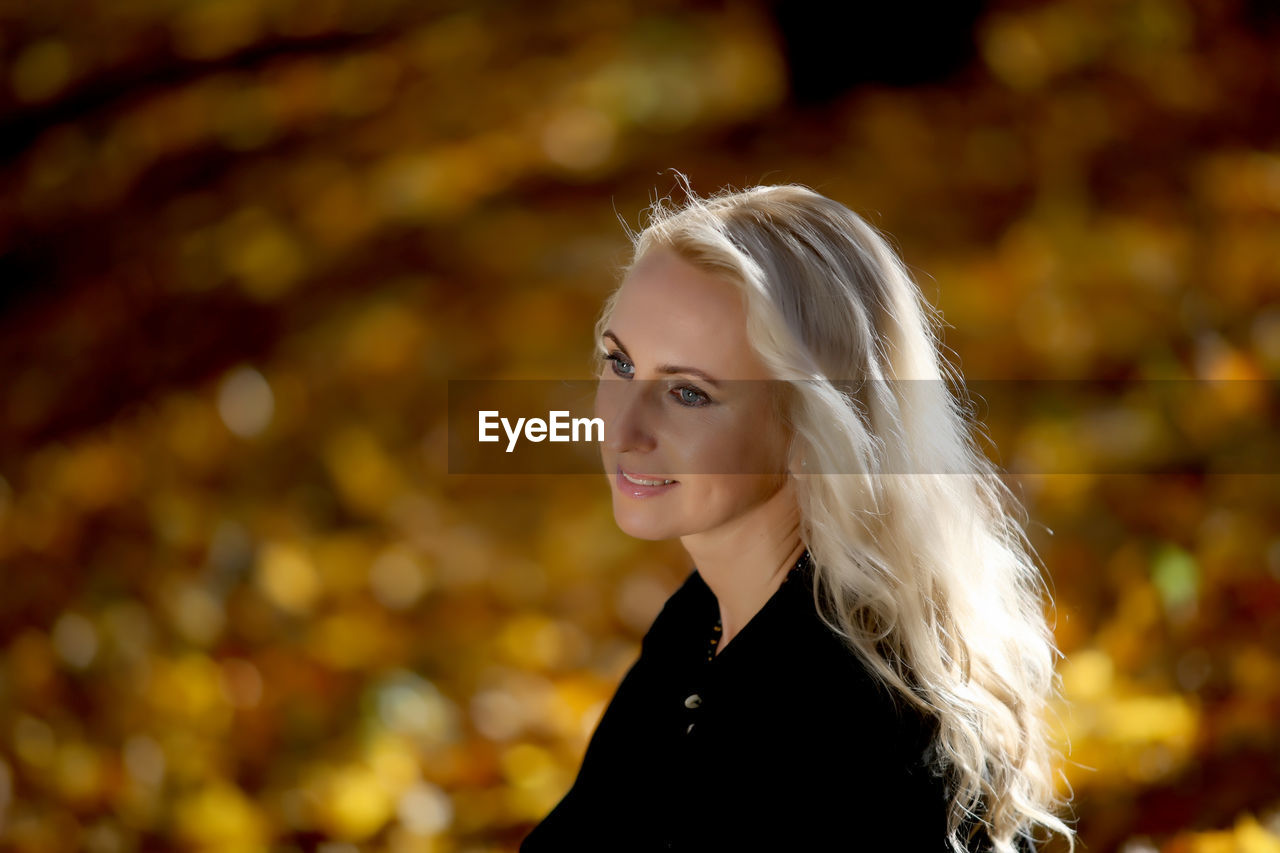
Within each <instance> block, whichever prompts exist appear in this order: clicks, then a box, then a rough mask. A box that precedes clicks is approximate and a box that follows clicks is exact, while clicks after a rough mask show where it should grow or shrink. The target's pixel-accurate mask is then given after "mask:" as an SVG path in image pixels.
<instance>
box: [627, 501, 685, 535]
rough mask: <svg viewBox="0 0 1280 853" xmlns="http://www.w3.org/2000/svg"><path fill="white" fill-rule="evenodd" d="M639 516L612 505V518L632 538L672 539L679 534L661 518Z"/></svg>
mask: <svg viewBox="0 0 1280 853" xmlns="http://www.w3.org/2000/svg"><path fill="white" fill-rule="evenodd" d="M640 516H641V514H640V513H635V512H627V511H625V509H624V510H622V511H619V508H618V506H617V505H616V504H615V505H614V508H613V520H614V522H615V523H616V524H617V525H618V529H619V530H621V531H622V532H623V533H625V534H627V535H628V536H630V537H632V538H634V539H647V540H650V541H654V542H656V541H659V540H662V539H674V538H675V537H676V536H679V535H680V534H679V533H678V532H676V531H675V530H673V529H672V528H671V525H670V524H669V523H668V522H667V521H665V520H663V519H659V518H642V517H640Z"/></svg>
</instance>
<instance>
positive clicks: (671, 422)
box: [520, 176, 1074, 853]
mask: <svg viewBox="0 0 1280 853" xmlns="http://www.w3.org/2000/svg"><path fill="white" fill-rule="evenodd" d="M681 178H683V176H681ZM683 185H684V188H685V191H686V193H687V194H688V196H689V200H688V202H687V203H685V204H683V205H681V206H678V207H677V206H674V205H671V204H668V203H666V200H662V201H659V202H657V203H656V204H655V205H654V206H653V209H652V211H651V218H650V222H649V223H648V225H647V227H645V228H644V230H643V231H642V232H641V233H639V234H638V235H637V234H631V235H630V236H631V238H632V241H633V243H634V250H635V251H634V256H633V260H632V263H631V264H630V266H629V267H628V268H627V270H626V276H625V278H624V280H623V282H622V284H621V286H620V287H619V288H618V289H617V290H616V291H615V292H614V293H613V294H612V295H611V296H610V298H609V300H608V301H607V302H606V304H605V306H604V310H603V312H602V315H601V317H600V319H599V322H598V323H597V327H596V333H597V334H596V340H597V346H598V347H599V353H598V354H599V357H600V359H601V371H600V382H599V386H598V392H597V414H598V415H599V416H601V417H603V418H604V420H605V425H606V430H605V442H604V443H603V445H602V457H603V462H604V467H605V472H606V474H607V475H608V477H609V480H610V483H611V494H612V500H613V509H614V517H615V519H616V521H617V523H618V525H619V527H621V528H622V530H623V531H625V532H626V533H628V534H630V535H632V536H636V537H640V538H644V539H667V538H671V537H679V538H680V540H681V543H682V545H683V546H684V547H685V549H686V550H687V551H688V552H689V554H690V556H691V558H692V560H693V564H694V569H693V571H692V572H691V574H690V575H689V577H688V579H687V580H686V581H685V582H684V584H683V586H681V587H680V589H678V590H677V591H676V592H675V593H674V594H673V595H672V596H671V597H670V599H668V600H667V602H666V604H665V606H664V607H663V609H662V611H661V612H660V613H659V615H658V616H657V618H656V619H655V620H654V622H653V625H652V626H651V628H650V629H649V631H648V633H647V634H646V635H645V637H644V640H643V643H642V647H641V653H640V655H639V658H638V660H637V661H636V662H635V663H634V665H633V666H632V667H631V669H630V670H629V671H628V672H627V674H626V676H625V677H624V679H623V681H622V683H621V684H620V685H619V687H618V690H617V693H616V694H615V695H614V697H613V700H612V701H611V702H610V704H609V706H608V707H607V709H606V710H605V713H604V715H603V716H602V718H601V720H600V722H599V724H598V725H597V727H596V730H595V732H594V733H593V735H592V738H591V741H590V743H589V745H588V747H587V751H586V755H585V756H584V758H583V762H582V766H581V769H580V771H579V773H578V776H577V779H576V781H575V782H574V785H573V787H572V788H571V789H570V790H569V792H568V793H567V794H566V795H565V797H564V799H563V800H562V801H561V802H560V803H559V805H557V806H556V808H555V809H554V810H552V812H551V813H550V814H549V815H548V816H547V817H546V818H545V819H544V820H543V821H542V822H541V823H540V824H539V825H538V826H536V827H535V828H534V830H533V831H532V832H531V833H530V834H529V836H528V837H527V838H526V839H525V840H524V842H523V843H522V845H521V847H520V849H521V851H522V853H539V851H544V850H601V851H615V850H618V851H620V850H637V851H639V850H786V851H790V850H797V851H801V850H803V851H808V850H853V851H873V852H874V851H937V853H942V851H946V850H994V851H998V853H1008V852H1009V851H1014V850H1030V849H1033V843H1032V839H1033V837H1035V836H1037V835H1039V834H1040V833H1042V832H1043V831H1044V830H1051V831H1056V832H1058V833H1061V834H1062V835H1064V836H1065V837H1066V838H1067V840H1068V842H1070V844H1071V846H1072V847H1074V838H1073V832H1072V830H1071V829H1070V827H1068V826H1067V825H1066V824H1065V823H1064V822H1063V821H1062V820H1061V819H1060V818H1058V817H1057V816H1055V814H1054V810H1055V808H1056V807H1057V806H1058V805H1059V803H1058V801H1056V800H1055V798H1054V790H1053V784H1052V777H1051V772H1052V768H1051V759H1052V757H1053V756H1052V750H1051V748H1050V742H1049V738H1048V735H1047V732H1046V728H1045V725H1044V722H1043V717H1044V712H1045V711H1046V708H1047V703H1048V700H1049V698H1050V696H1051V694H1052V692H1053V689H1054V673H1053V661H1054V655H1055V649H1054V646H1053V642H1052V636H1051V634H1050V631H1049V629H1048V627H1047V625H1046V624H1045V620H1044V617H1043V610H1042V599H1041V594H1042V587H1041V585H1040V582H1039V574H1038V572H1037V569H1036V567H1035V565H1034V563H1033V562H1032V559H1031V553H1032V552H1031V547H1030V544H1029V543H1028V542H1027V541H1026V539H1025V536H1024V535H1023V534H1022V531H1021V529H1020V528H1019V526H1018V525H1017V523H1016V522H1015V520H1014V519H1013V517H1012V516H1011V514H1010V508H1012V507H1014V506H1016V504H1015V502H1014V501H1013V498H1012V495H1011V494H1009V492H1008V490H1007V488H1006V487H1005V486H1004V485H1003V483H1002V482H1001V481H1000V479H999V477H998V475H997V473H996V472H995V470H994V469H993V467H992V466H991V464H990V463H989V462H988V461H987V460H986V458H985V457H984V456H983V455H982V454H981V452H980V451H978V450H977V449H976V447H975V445H974V443H973V441H972V438H971V436H970V431H969V424H968V423H967V421H966V419H965V417H964V414H963V409H962V407H961V404H960V402H959V401H958V400H957V399H956V398H955V397H953V396H952V395H951V392H949V391H948V389H947V387H946V384H945V383H944V381H943V380H944V378H946V374H945V373H944V371H946V369H947V367H946V364H945V362H944V361H943V360H942V358H941V357H940V355H939V342H938V340H937V338H936V336H935V332H934V330H933V327H932V326H931V325H930V322H929V320H930V313H929V308H928V306H927V303H926V302H925V301H924V299H923V297H922V295H921V294H920V292H919V290H918V288H917V287H916V285H915V284H914V283H913V282H912V280H911V278H910V276H909V275H908V273H907V271H906V269H905V268H904V266H903V264H902V262H901V261H900V260H899V259H898V258H897V257H896V255H895V254H894V252H893V251H892V249H891V248H890V247H889V245H888V244H887V243H886V241H885V239H884V238H883V237H882V236H881V235H880V234H879V233H878V232H877V231H876V230H875V229H874V228H872V227H871V226H870V225H868V224H867V223H866V222H865V221H863V220H862V219H861V218H859V217H858V216H857V215H856V214H855V213H853V212H852V211H850V210H849V209H848V208H847V207H845V206H844V205H842V204H839V203H838V202H835V201H833V200H831V199H829V198H826V197H824V196H822V195H820V194H818V193H816V192H814V191H813V190H811V189H808V188H806V187H803V186H798V185H786V186H759V187H754V188H751V189H747V190H744V191H729V190H724V191H721V192H720V193H717V194H715V195H713V196H711V197H709V198H698V197H697V196H696V195H694V193H693V192H692V190H691V189H690V188H689V187H688V183H687V180H683ZM951 378H958V377H951ZM903 380H927V381H903Z"/></svg>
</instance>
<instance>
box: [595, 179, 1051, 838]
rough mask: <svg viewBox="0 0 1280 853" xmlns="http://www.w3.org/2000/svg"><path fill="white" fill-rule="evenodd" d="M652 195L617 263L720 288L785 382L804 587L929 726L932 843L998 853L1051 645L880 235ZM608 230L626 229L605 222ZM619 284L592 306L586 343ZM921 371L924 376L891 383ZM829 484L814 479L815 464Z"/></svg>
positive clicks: (1042, 779)
mask: <svg viewBox="0 0 1280 853" xmlns="http://www.w3.org/2000/svg"><path fill="white" fill-rule="evenodd" d="M676 175H677V176H678V178H679V179H680V181H681V184H682V186H683V188H684V190H685V193H686V195H687V197H688V200H687V201H686V202H685V203H684V204H682V205H675V204H673V203H670V201H669V199H659V200H657V201H655V202H653V204H652V205H651V206H650V209H649V211H648V213H649V217H648V218H649V221H648V224H647V225H646V226H645V227H644V228H643V229H642V230H641V231H640V232H639V233H638V234H637V233H635V232H633V231H631V229H630V228H627V233H628V236H629V237H630V239H631V242H632V245H633V255H632V260H631V263H630V265H629V266H628V267H627V268H626V269H624V270H623V272H624V273H626V272H628V271H629V270H630V269H631V268H632V267H634V266H635V264H636V263H637V262H638V261H639V260H640V258H641V257H643V256H644V255H645V253H646V252H648V251H650V250H651V249H653V248H657V247H662V248H666V249H668V250H671V251H673V252H674V253H676V254H677V255H678V256H679V257H681V258H682V259H684V260H685V261H687V262H688V263H690V264H692V265H694V266H696V267H698V268H700V269H702V270H706V271H709V272H712V273H715V274H718V275H720V276H722V277H723V278H725V279H727V280H729V281H731V282H733V283H735V284H736V285H738V286H739V288H740V289H741V291H742V294H743V297H744V305H745V309H746V316H747V331H748V335H749V338H750V340H751V342H752V345H753V347H754V349H755V350H756V351H757V352H758V354H759V355H760V357H761V359H762V360H763V362H764V363H765V364H766V365H767V366H768V367H769V369H770V371H771V373H772V374H773V375H774V376H775V377H776V378H777V379H780V380H787V381H785V382H783V383H781V384H782V385H783V386H785V387H786V404H785V406H783V407H782V408H781V409H780V410H779V411H780V412H782V413H784V416H785V417H786V419H787V423H788V426H789V429H790V433H791V435H792V448H791V450H792V458H793V459H795V458H802V459H803V460H804V467H803V468H802V469H796V468H793V470H803V471H806V472H809V473H808V474H806V475H802V476H795V475H794V474H793V476H794V477H795V482H794V485H795V488H796V493H797V499H798V501H799V505H800V512H801V518H802V527H801V532H802V536H803V539H804V541H805V543H806V544H807V545H808V547H809V550H810V553H811V554H812V556H813V559H814V564H815V566H816V571H815V575H814V598H815V604H816V605H817V606H818V610H819V613H820V614H821V615H822V618H823V620H824V621H825V622H827V624H828V625H829V626H830V627H831V628H832V630H834V631H835V632H836V633H838V634H839V635H840V636H842V637H843V638H844V640H845V642H846V643H847V644H848V645H849V647H850V648H851V649H852V650H853V651H854V652H855V653H856V654H858V655H859V656H860V657H861V658H862V660H863V661H864V662H865V663H866V664H867V666H868V668H869V669H870V671H871V672H872V673H873V674H874V675H875V676H876V677H877V678H879V679H880V680H881V681H882V682H883V683H884V685H885V686H887V687H888V688H889V689H890V690H891V691H893V693H894V695H896V696H899V697H900V698H901V699H902V700H905V701H906V702H908V703H910V704H911V705H913V706H915V707H917V708H918V709H920V710H921V711H923V712H924V713H925V714H926V715H928V716H929V717H930V718H932V719H934V720H936V722H937V726H936V734H935V737H934V742H933V745H932V747H931V750H930V754H931V756H932V763H933V765H934V770H935V772H939V773H942V774H945V776H946V778H947V781H948V785H947V791H948V798H949V804H948V816H947V833H948V841H949V842H950V844H951V845H952V848H953V849H954V850H957V851H961V850H964V849H966V846H965V845H966V844H969V843H972V841H973V840H974V839H975V838H980V837H981V835H980V834H981V833H982V832H983V831H985V834H986V836H987V838H988V839H989V841H990V844H991V847H990V849H991V850H994V851H995V852H996V853H1013V851H1014V850H1015V849H1016V848H1015V842H1018V840H1019V838H1026V839H1034V837H1035V835H1036V834H1037V833H1038V832H1039V830H1041V829H1047V830H1051V831H1054V832H1058V833H1060V834H1062V835H1063V836H1065V837H1066V839H1067V841H1068V844H1069V846H1070V848H1071V849H1072V850H1074V848H1075V833H1074V831H1073V830H1072V829H1071V828H1070V827H1069V826H1068V825H1067V824H1066V823H1065V822H1064V821H1063V820H1062V819H1060V818H1059V817H1058V816H1057V815H1056V814H1055V812H1056V811H1057V810H1058V809H1059V808H1060V807H1061V806H1062V805H1063V802H1062V801H1060V800H1058V799H1056V795H1055V789H1054V784H1053V774H1054V767H1053V764H1054V760H1055V758H1056V750H1055V749H1054V748H1053V744H1052V742H1051V738H1050V735H1049V730H1048V726H1047V721H1046V720H1045V715H1046V711H1047V710H1048V708H1049V703H1050V701H1051V699H1052V698H1053V696H1054V694H1055V693H1056V692H1057V690H1058V680H1057V677H1056V675H1055V673H1054V659H1055V656H1056V655H1057V649H1056V647H1055V645H1054V641H1053V636H1052V633H1051V631H1050V629H1049V626H1048V625H1047V623H1046V619H1045V614H1044V611H1043V609H1042V605H1043V600H1042V597H1041V596H1042V595H1043V596H1044V597H1045V598H1048V591H1047V590H1046V589H1045V588H1044V584H1043V580H1042V578H1041V575H1040V572H1039V570H1038V568H1037V566H1036V564H1035V563H1034V562H1033V555H1034V553H1035V552H1034V549H1033V548H1032V546H1031V544H1030V542H1029V541H1028V540H1027V538H1026V536H1025V534H1024V532H1023V530H1022V528H1021V525H1020V524H1019V523H1018V522H1017V521H1016V519H1015V518H1014V512H1015V511H1017V510H1019V509H1020V506H1019V504H1018V501H1017V500H1016V498H1015V497H1014V496H1013V494H1012V492H1011V491H1010V490H1009V488H1008V487H1007V486H1006V485H1005V484H1004V482H1003V481H1002V480H1001V479H1000V477H999V475H998V473H997V471H996V469H995V467H994V466H993V465H992V463H991V462H990V461H989V460H988V459H987V458H986V457H985V456H984V455H983V454H982V452H981V451H980V450H979V449H978V448H977V446H976V444H975V442H974V440H973V437H972V435H971V429H970V422H969V420H968V417H967V413H966V409H965V408H964V405H965V404H966V403H967V401H965V400H963V399H962V397H961V394H962V393H963V391H962V390H957V391H951V390H948V387H947V384H946V381H947V380H950V381H951V382H952V384H954V385H955V386H956V388H957V389H963V382H962V379H961V377H960V376H959V374H958V371H953V370H952V369H951V368H950V366H949V365H948V364H947V363H946V361H945V360H944V359H943V358H942V357H941V355H940V352H941V345H940V342H939V339H938V336H937V334H936V332H935V330H934V327H933V325H932V322H934V321H936V322H940V321H941V320H940V317H939V316H936V315H934V314H933V313H931V310H932V309H931V308H930V306H929V305H928V303H927V302H926V301H925V299H924V297H923V295H922V294H921V293H920V290H919V288H918V287H917V285H916V284H915V282H914V281H913V280H912V278H911V276H910V274H909V273H908V271H907V269H906V267H905V266H904V264H903V263H902V261H901V260H900V259H899V258H898V256H897V254H896V253H895V252H894V251H893V249H892V248H891V247H890V245H889V243H888V242H887V240H886V239H885V237H884V236H882V234H881V233H880V232H879V231H878V230H876V229H875V228H874V227H873V226H871V225H870V224H868V223H867V222H866V221H864V220H863V219H862V218H861V217H859V216H858V215H857V214H856V213H854V212H853V211H852V210H850V209H849V208H847V207H845V206H844V205H842V204H840V203H839V202H836V201H833V200H832V199H829V198H827V197H825V196H823V195H821V194H819V193H817V192H815V191H814V190H812V189H810V188H808V187H805V186H803V185H798V184H787V185H779V186H756V187H751V188H748V189H745V190H732V189H730V188H726V189H723V190H720V191H719V192H717V193H715V194H713V195H712V196H710V197H707V198H699V197H698V196H697V195H696V194H695V193H694V192H693V190H692V189H691V188H690V187H689V184H688V179H687V178H685V177H684V176H683V175H681V174H680V173H679V172H676ZM624 227H625V223H624ZM617 295H618V291H617V290H615V291H614V293H613V294H612V295H611V296H610V297H609V299H608V300H607V301H606V303H605V305H604V308H603V310H602V313H601V316H600V318H599V321H598V322H597V325H596V329H595V331H596V340H599V339H600V336H601V333H602V332H603V331H604V329H605V328H606V327H607V326H608V324H609V320H610V317H611V315H612V313H613V308H614V305H615V304H616V300H617ZM907 380H926V381H907ZM833 473H834V474H837V476H830V474H833Z"/></svg>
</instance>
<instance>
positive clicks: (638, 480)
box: [618, 468, 675, 486]
mask: <svg viewBox="0 0 1280 853" xmlns="http://www.w3.org/2000/svg"><path fill="white" fill-rule="evenodd" d="M618 470H619V471H621V472H622V476H623V477H625V478H626V480H627V482H629V483H634V484H636V485H637V486H665V485H667V484H669V483H674V482H675V480H663V479H660V478H659V479H653V478H645V477H633V476H631V475H630V474H628V473H627V472H626V471H623V470H622V469H621V468H619V469H618Z"/></svg>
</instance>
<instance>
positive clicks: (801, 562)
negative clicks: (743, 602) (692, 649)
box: [707, 548, 812, 663]
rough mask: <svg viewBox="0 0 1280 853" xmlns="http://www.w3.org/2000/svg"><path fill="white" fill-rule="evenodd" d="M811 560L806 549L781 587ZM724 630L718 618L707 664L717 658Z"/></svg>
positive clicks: (708, 648)
mask: <svg viewBox="0 0 1280 853" xmlns="http://www.w3.org/2000/svg"><path fill="white" fill-rule="evenodd" d="M811 559H812V558H811V557H810V556H809V549H808V548H805V549H804V553H803V554H801V555H800V559H798V560H796V564H795V565H794V566H792V567H791V571H789V572H787V576H786V577H785V578H783V579H782V584H781V585H785V584H786V583H787V581H789V580H791V579H792V578H793V577H795V576H796V575H798V574H800V571H801V570H802V569H803V568H804V567H805V564H806V563H808V562H809V561H810V560H811ZM723 630H724V626H723V625H722V624H721V621H720V617H719V616H717V617H716V624H715V627H714V628H713V629H712V630H711V641H710V643H709V644H708V645H707V662H708V663H710V662H711V659H712V658H714V657H715V656H716V646H718V645H720V637H721V634H722V632H723Z"/></svg>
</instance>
